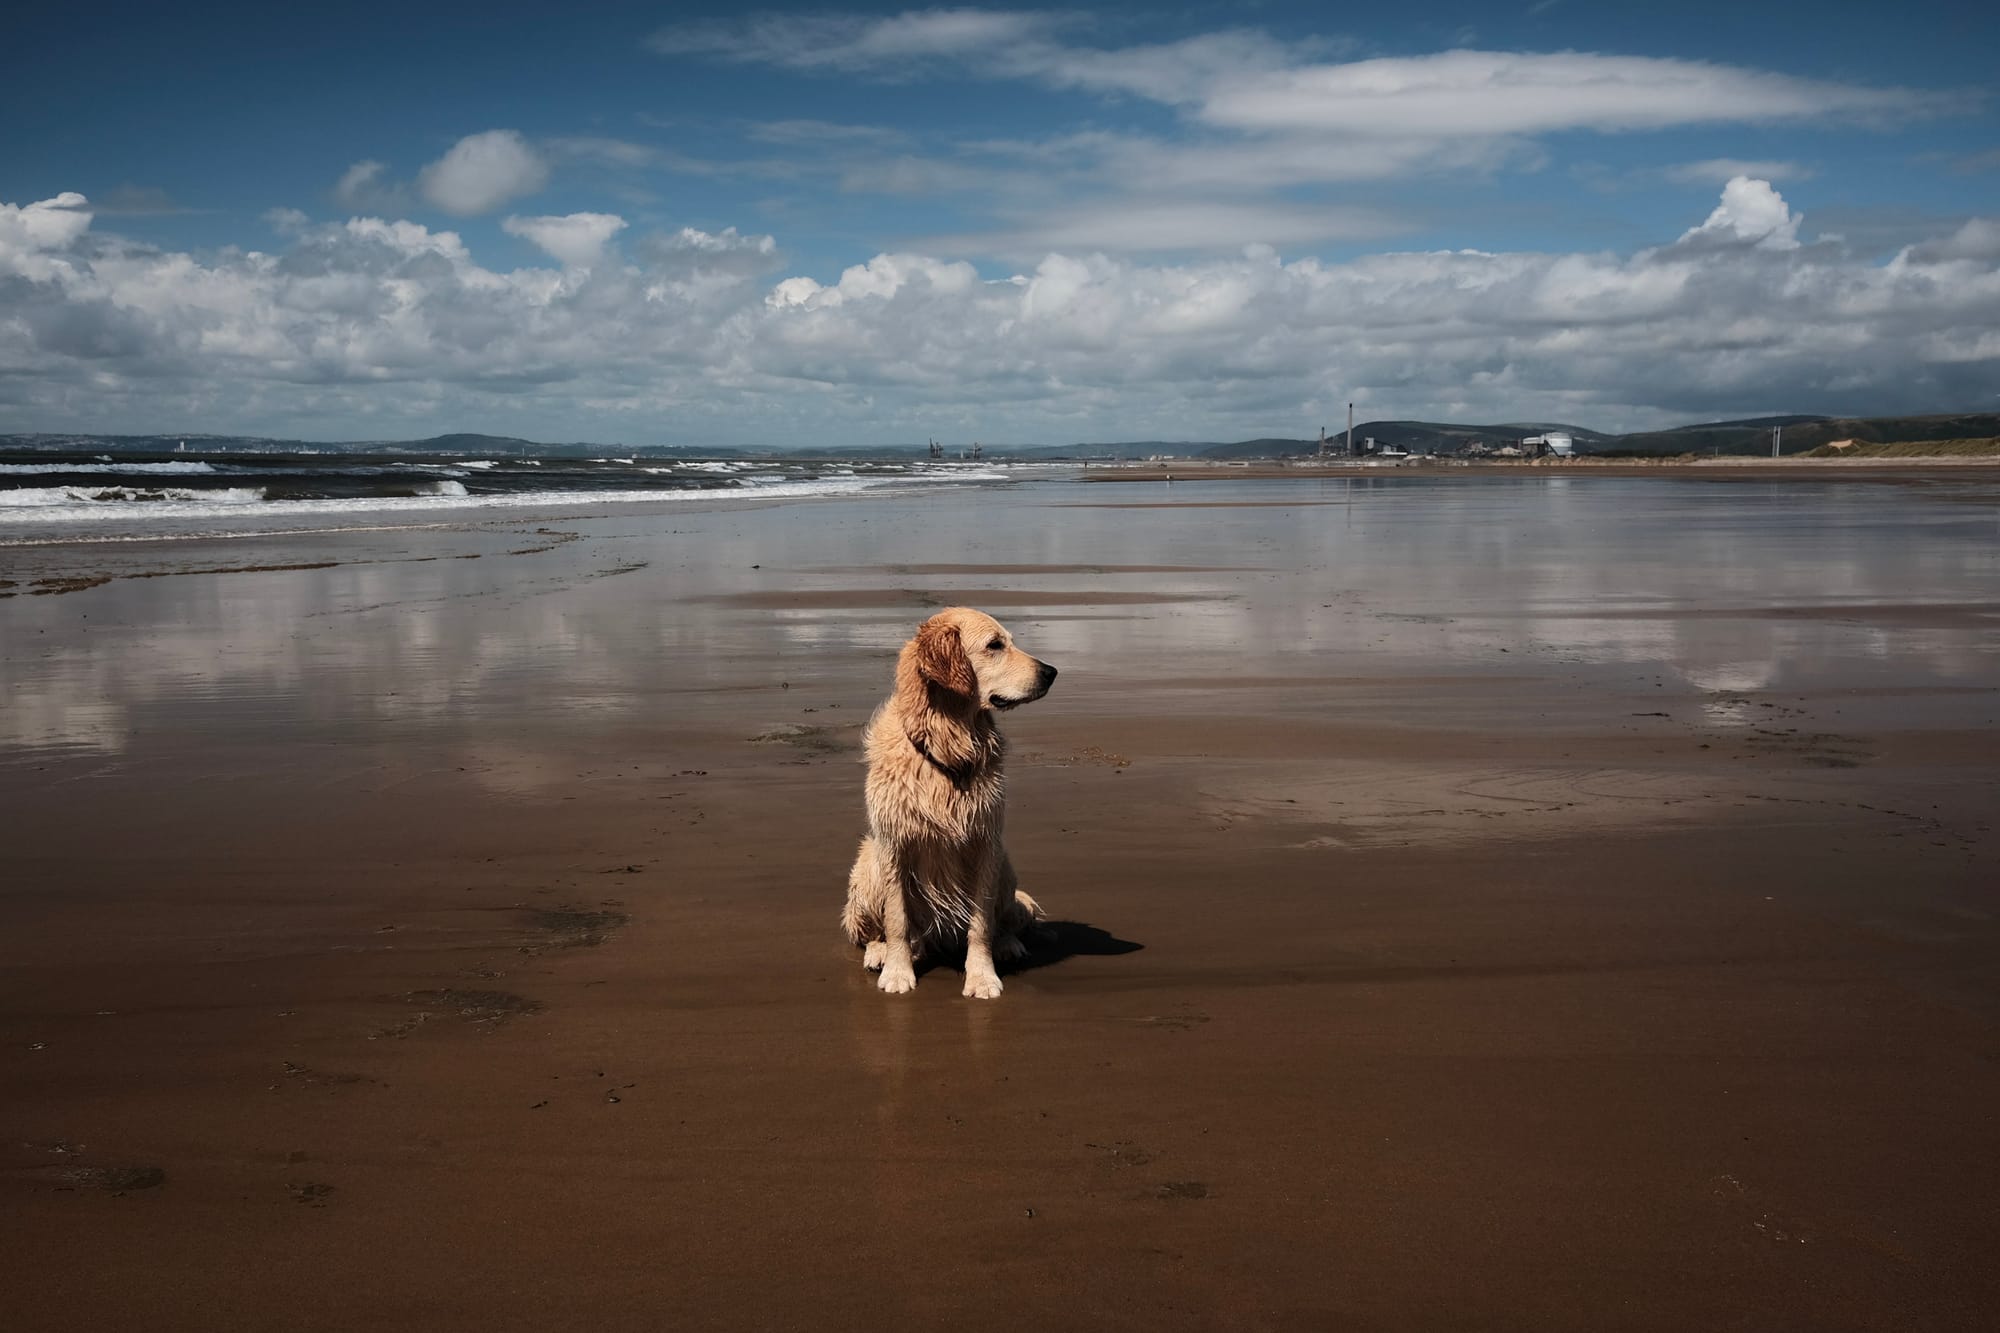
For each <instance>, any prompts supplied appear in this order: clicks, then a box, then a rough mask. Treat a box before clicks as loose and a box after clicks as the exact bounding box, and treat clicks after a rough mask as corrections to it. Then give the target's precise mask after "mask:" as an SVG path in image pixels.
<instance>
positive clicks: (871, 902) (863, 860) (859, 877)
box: [840, 838, 882, 946]
mask: <svg viewBox="0 0 2000 1333" xmlns="http://www.w3.org/2000/svg"><path fill="white" fill-rule="evenodd" d="M840 928H841V929H842V930H843V931H845V932H847V938H848V941H849V942H850V943H852V944H855V945H857V946H859V945H864V944H868V943H870V942H871V941H874V940H879V939H881V938H882V903H881V894H880V892H879V891H878V890H877V887H876V884H875V840H874V839H873V838H863V839H862V840H861V850H860V852H859V853H858V854H856V856H855V858H854V868H853V869H852V870H850V871H848V872H847V905H846V906H845V907H843V908H841V909H840Z"/></svg>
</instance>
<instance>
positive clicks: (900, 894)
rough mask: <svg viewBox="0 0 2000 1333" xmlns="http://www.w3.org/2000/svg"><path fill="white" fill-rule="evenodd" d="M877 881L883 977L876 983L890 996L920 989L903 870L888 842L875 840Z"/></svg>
mask: <svg viewBox="0 0 2000 1333" xmlns="http://www.w3.org/2000/svg"><path fill="white" fill-rule="evenodd" d="M875 855H876V858H877V859H876V863H875V874H876V882H877V883H878V884H880V885H881V886H882V975H881V976H879V977H877V978H876V979H875V984H876V985H877V986H880V987H881V988H882V989H883V991H885V992H887V993H888V994H890V995H902V994H905V993H907V992H909V991H913V990H915V989H916V988H917V964H916V959H915V958H914V957H912V956H911V953H910V911H909V906H908V897H907V889H906V888H905V886H904V878H905V877H904V873H903V867H902V865H901V864H899V862H898V860H897V857H896V854H895V852H894V851H892V850H890V848H889V846H888V839H886V838H881V837H877V838H876V839H875Z"/></svg>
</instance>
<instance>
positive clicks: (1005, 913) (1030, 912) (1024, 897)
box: [1000, 889, 1048, 931]
mask: <svg viewBox="0 0 2000 1333" xmlns="http://www.w3.org/2000/svg"><path fill="white" fill-rule="evenodd" d="M1047 917H1048V913H1047V912H1044V911H1043V910H1042V905H1041V904H1040V903H1038V902H1036V901H1035V900H1034V899H1033V898H1032V897H1030V896H1029V895H1028V894H1026V893H1023V892H1022V891H1021V890H1019V889H1016V890H1014V897H1013V898H1012V900H1010V901H1005V902H1002V903H1001V904H1000V928H1001V929H1002V930H1012V931H1022V930H1027V929H1029V928H1030V927H1032V926H1033V925H1034V924H1035V923H1036V922H1038V921H1043V920H1046V919H1047Z"/></svg>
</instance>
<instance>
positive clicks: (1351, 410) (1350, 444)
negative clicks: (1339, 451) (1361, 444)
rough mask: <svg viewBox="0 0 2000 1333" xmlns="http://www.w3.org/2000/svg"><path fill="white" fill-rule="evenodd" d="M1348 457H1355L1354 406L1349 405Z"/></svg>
mask: <svg viewBox="0 0 2000 1333" xmlns="http://www.w3.org/2000/svg"><path fill="white" fill-rule="evenodd" d="M1347 456H1348V457H1349V458H1352V457H1354V404H1353V403H1349V404H1348V405H1347Z"/></svg>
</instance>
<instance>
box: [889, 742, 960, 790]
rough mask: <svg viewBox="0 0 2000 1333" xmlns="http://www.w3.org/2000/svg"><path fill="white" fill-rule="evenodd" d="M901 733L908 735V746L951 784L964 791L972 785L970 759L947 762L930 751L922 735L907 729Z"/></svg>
mask: <svg viewBox="0 0 2000 1333" xmlns="http://www.w3.org/2000/svg"><path fill="white" fill-rule="evenodd" d="M903 734H904V735H905V736H908V737H909V741H910V748H911V749H913V750H915V751H916V752H917V753H918V754H920V755H922V756H923V757H924V762H925V763H927V764H929V765H930V766H931V767H932V768H935V769H936V770H937V771H938V772H940V773H942V774H944V775H945V777H946V778H947V779H949V780H950V782H951V785H952V786H954V787H956V788H958V789H959V790H960V791H964V790H965V789H966V788H967V787H969V786H971V785H972V764H971V762H970V761H968V762H966V763H963V764H947V763H946V762H945V761H944V760H942V759H940V758H938V757H937V756H936V755H934V754H932V753H931V747H930V746H928V745H926V744H924V741H923V738H922V737H920V736H914V735H911V734H910V733H909V732H907V731H906V732H904V733H903Z"/></svg>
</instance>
